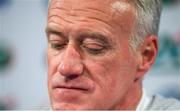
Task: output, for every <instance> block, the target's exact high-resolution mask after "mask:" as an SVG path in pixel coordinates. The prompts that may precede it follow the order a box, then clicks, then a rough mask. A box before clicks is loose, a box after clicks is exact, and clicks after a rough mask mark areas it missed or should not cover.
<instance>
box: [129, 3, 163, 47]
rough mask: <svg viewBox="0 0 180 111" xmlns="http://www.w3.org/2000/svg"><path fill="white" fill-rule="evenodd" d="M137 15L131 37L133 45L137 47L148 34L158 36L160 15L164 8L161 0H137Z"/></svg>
mask: <svg viewBox="0 0 180 111" xmlns="http://www.w3.org/2000/svg"><path fill="white" fill-rule="evenodd" d="M134 5H135V9H136V11H137V16H136V20H135V22H136V23H135V30H134V33H133V35H132V36H133V37H131V41H130V45H131V47H132V48H133V49H134V48H137V47H138V46H139V45H140V44H141V43H142V42H143V39H144V38H145V37H147V36H148V35H156V36H158V31H159V23H160V15H161V10H162V1H161V0H135V1H134Z"/></svg>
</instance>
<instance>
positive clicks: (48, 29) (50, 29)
mask: <svg viewBox="0 0 180 111" xmlns="http://www.w3.org/2000/svg"><path fill="white" fill-rule="evenodd" d="M45 32H46V36H47V38H48V40H49V34H51V33H53V34H56V35H59V36H61V37H63V38H66V35H65V34H64V33H63V32H62V31H60V30H59V29H57V27H51V26H47V27H46V29H45Z"/></svg>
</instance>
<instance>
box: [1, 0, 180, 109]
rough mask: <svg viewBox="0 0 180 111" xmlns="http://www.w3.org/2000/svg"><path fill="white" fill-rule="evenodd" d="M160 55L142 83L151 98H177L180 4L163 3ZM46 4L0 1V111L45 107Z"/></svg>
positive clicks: (25, 0) (179, 92)
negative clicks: (153, 96) (155, 96)
mask: <svg viewBox="0 0 180 111" xmlns="http://www.w3.org/2000/svg"><path fill="white" fill-rule="evenodd" d="M163 2H164V3H163V5H164V6H163V12H162V18H161V24H160V33H159V48H160V49H159V55H158V57H157V60H156V63H155V65H154V66H153V69H152V70H151V71H149V72H148V74H147V76H146V77H145V80H144V87H145V89H146V90H147V91H146V92H148V93H149V94H154V93H159V94H162V95H164V96H165V97H174V98H177V99H179V100H180V21H179V20H180V0H163ZM47 4H48V0H0V110H3V109H9V110H10V109H24V110H25V109H26V110H27V109H28V110H29V109H30V110H32V109H48V108H49V99H48V93H47V65H46V47H47V41H46V35H45V31H44V29H45V26H46V16H47Z"/></svg>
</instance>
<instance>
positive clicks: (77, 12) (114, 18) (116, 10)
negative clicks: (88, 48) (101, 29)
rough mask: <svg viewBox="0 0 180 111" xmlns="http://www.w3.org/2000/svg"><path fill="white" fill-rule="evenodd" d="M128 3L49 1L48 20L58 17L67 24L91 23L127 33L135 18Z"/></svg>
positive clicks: (113, 0)
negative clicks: (119, 28)
mask: <svg viewBox="0 0 180 111" xmlns="http://www.w3.org/2000/svg"><path fill="white" fill-rule="evenodd" d="M130 1H131V0H51V3H50V6H49V14H48V19H49V21H51V19H54V18H55V17H59V18H60V19H63V21H67V22H74V21H78V22H79V21H88V22H89V21H90V22H92V21H93V22H97V24H98V23H100V24H103V25H104V26H108V27H113V28H115V26H116V27H121V28H122V29H123V30H125V31H126V32H127V30H129V28H130V27H129V25H131V24H132V23H133V21H134V18H135V13H134V12H135V11H134V8H133V7H132V4H131V2H132V1H131V2H130ZM53 17H54V18H53ZM52 21H54V20H52ZM59 21H62V20H59ZM90 22H89V23H90ZM61 23H62V22H61Z"/></svg>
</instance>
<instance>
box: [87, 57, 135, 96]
mask: <svg viewBox="0 0 180 111" xmlns="http://www.w3.org/2000/svg"><path fill="white" fill-rule="evenodd" d="M117 55H118V54H115V55H114V56H109V57H106V58H103V59H102V58H101V59H95V60H92V59H88V61H86V63H87V64H86V66H87V69H88V71H89V74H90V75H91V76H92V79H93V80H94V82H95V83H96V85H97V87H98V91H99V92H98V93H97V94H99V95H101V96H104V98H106V99H107V98H109V99H112V98H114V97H119V96H122V95H123V94H124V93H125V91H127V88H128V86H130V85H131V84H132V82H133V78H134V74H135V70H134V69H133V68H134V67H135V63H134V60H133V59H132V58H131V57H128V56H127V55H121V56H117ZM123 91H124V92H123Z"/></svg>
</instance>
